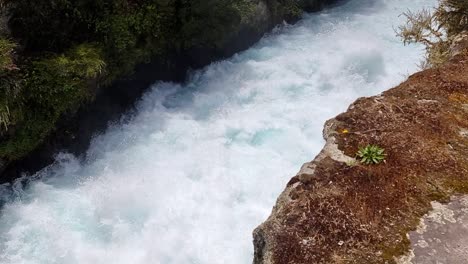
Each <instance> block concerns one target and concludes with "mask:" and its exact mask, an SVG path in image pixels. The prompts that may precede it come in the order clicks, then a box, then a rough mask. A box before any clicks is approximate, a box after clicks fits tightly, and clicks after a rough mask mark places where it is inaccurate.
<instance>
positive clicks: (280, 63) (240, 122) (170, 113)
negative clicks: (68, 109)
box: [0, 0, 435, 264]
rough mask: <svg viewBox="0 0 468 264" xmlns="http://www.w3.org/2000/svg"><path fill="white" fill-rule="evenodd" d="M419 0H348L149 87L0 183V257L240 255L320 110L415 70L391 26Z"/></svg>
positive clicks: (305, 153) (428, 1)
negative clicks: (25, 174) (101, 128)
mask: <svg viewBox="0 0 468 264" xmlns="http://www.w3.org/2000/svg"><path fill="white" fill-rule="evenodd" d="M368 2H372V3H368ZM433 4H435V0H415V1H410V2H409V1H403V0H382V1H364V0H361V1H359V0H355V1H350V2H348V3H347V4H345V5H343V6H340V7H337V8H335V9H332V10H329V11H326V12H322V13H320V14H315V15H306V17H305V19H304V20H303V21H301V22H300V23H298V24H297V25H295V26H285V27H283V28H281V29H278V30H277V31H276V32H275V33H273V34H271V35H270V36H268V37H266V38H264V39H263V40H262V41H261V42H260V43H259V44H257V45H256V46H255V47H253V48H251V49H249V50H247V51H245V52H242V53H240V54H238V55H236V56H234V57H233V58H231V59H229V60H225V61H222V62H218V63H214V64H212V65H210V66H208V67H206V68H205V69H203V70H200V71H196V72H195V73H194V74H193V75H192V77H191V79H190V81H188V82H187V84H185V85H177V84H172V83H159V84H156V85H154V87H153V88H152V89H151V91H150V92H148V93H147V94H145V96H144V97H143V99H142V100H141V102H140V103H139V104H138V107H137V110H136V111H135V113H136V114H135V115H134V116H133V117H132V118H130V121H126V122H123V123H121V124H117V125H114V126H113V127H111V128H110V129H109V130H108V131H107V132H106V133H105V134H104V135H101V136H99V137H97V138H96V139H95V140H94V142H93V144H92V147H91V148H90V150H89V151H88V156H89V159H88V160H87V161H86V162H80V161H79V160H77V159H76V158H75V157H73V156H71V155H67V154H61V155H59V157H58V162H57V164H56V165H54V166H52V167H50V168H47V169H46V170H44V171H42V172H41V173H40V174H39V175H38V177H39V176H41V177H42V180H38V181H35V182H34V183H32V184H31V185H30V186H29V187H28V188H27V189H26V190H24V191H23V190H22V188H21V186H18V188H16V190H17V191H18V192H17V193H16V194H8V193H6V192H5V194H4V197H9V198H11V201H10V202H9V203H7V204H6V206H5V207H4V208H3V211H2V216H1V218H0V263H5V264H13V263H15V264H19V263H28V264H29V263H31V264H39V263H47V264H51V263H66V264H74V263H80V264H81V263H90V264H91V263H92V264H101V263H102V264H107V263H115V264H119V263H122V264H124V263H125V264H128V263H162V264H173V263H181V264H185V263H197V264H217V263H226V264H229V263H232V264H239V263H250V262H251V259H252V253H253V248H252V243H251V232H252V230H253V229H254V228H255V227H256V226H257V225H258V224H260V223H261V222H262V221H263V220H265V219H266V217H267V216H268V215H269V213H270V210H271V208H272V206H273V205H274V202H275V199H276V197H277V196H278V195H279V193H280V192H281V190H282V189H283V188H284V186H285V184H286V183H287V181H288V180H289V178H290V177H291V176H292V175H294V174H295V173H296V171H297V170H298V169H299V167H300V165H301V164H302V163H303V162H306V161H308V160H310V159H312V158H313V156H314V155H316V154H317V152H318V151H319V150H320V149H321V147H322V145H323V140H322V137H321V130H322V126H323V123H324V121H325V120H327V119H328V118H331V117H333V116H334V115H336V114H338V113H339V112H341V111H344V110H345V109H346V107H347V106H348V105H349V104H350V103H351V102H352V101H353V100H355V99H356V98H357V97H359V96H366V95H371V94H376V93H379V92H380V91H382V90H384V89H388V88H390V87H391V86H393V85H396V84H398V82H400V81H402V80H403V79H404V77H405V76H406V75H407V74H409V73H412V72H414V71H416V70H417V68H416V62H417V61H418V60H419V59H420V57H421V48H420V47H416V46H411V47H404V46H402V45H401V43H400V42H399V40H398V39H397V38H396V37H395V36H394V35H395V33H394V32H393V29H392V26H395V25H398V24H399V23H400V22H399V21H401V18H398V15H399V14H400V13H401V12H403V11H405V10H406V9H407V8H412V9H416V8H421V7H423V6H424V5H433ZM0 191H1V190H0Z"/></svg>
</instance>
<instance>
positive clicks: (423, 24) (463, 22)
mask: <svg viewBox="0 0 468 264" xmlns="http://www.w3.org/2000/svg"><path fill="white" fill-rule="evenodd" d="M403 15H404V16H405V17H406V19H407V21H406V24H404V25H402V26H400V27H399V28H398V30H397V34H398V36H400V37H401V38H402V39H403V42H404V43H405V44H409V43H422V44H424V45H425V46H426V50H427V60H426V62H424V63H423V65H422V67H423V68H428V67H432V66H437V65H440V64H442V63H444V62H445V61H447V59H448V58H449V57H450V47H451V45H452V43H453V41H454V38H455V37H456V36H457V35H458V34H460V33H461V32H463V31H465V30H468V1H466V0H440V2H439V7H437V8H436V9H435V10H434V11H431V10H428V9H423V10H421V11H420V12H417V13H413V12H410V11H408V12H406V13H404V14H403Z"/></svg>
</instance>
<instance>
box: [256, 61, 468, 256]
mask: <svg viewBox="0 0 468 264" xmlns="http://www.w3.org/2000/svg"><path fill="white" fill-rule="evenodd" d="M323 134H324V138H325V140H326V146H325V148H324V149H323V150H322V152H321V153H320V154H319V155H318V156H317V157H316V158H315V159H314V160H313V161H312V162H310V163H306V164H304V166H303V167H302V169H301V170H300V172H299V173H298V174H297V175H296V176H295V177H293V178H292V179H291V180H290V182H289V183H288V185H287V187H286V190H285V191H284V192H283V193H282V194H281V196H280V197H279V198H278V201H277V204H276V205H275V207H274V208H273V211H272V214H271V216H270V217H269V218H268V220H267V221H266V222H265V223H263V224H262V225H260V226H259V227H258V228H257V229H256V230H255V231H254V245H255V256H254V264H288V263H291V264H292V263H295V264H299V263H303V264H305V263H396V262H397V261H401V258H400V256H401V255H404V254H406V253H407V252H408V251H409V249H410V247H411V241H410V236H408V233H409V232H410V231H411V230H415V229H416V228H417V226H418V224H419V223H420V219H421V217H423V215H425V214H426V213H428V212H429V211H430V210H431V202H433V201H438V202H447V201H449V200H450V197H452V196H453V195H455V194H461V193H468V56H466V55H458V56H456V57H454V58H453V59H452V60H451V61H450V62H448V63H447V64H445V65H444V66H442V67H439V68H436V69H429V70H426V71H422V72H420V73H417V74H414V75H412V76H411V77H410V78H409V79H408V80H407V81H406V82H404V83H402V84H401V85H399V86H398V87H396V88H393V89H391V90H389V91H387V92H384V93H383V94H381V95H378V96H374V97H369V98H361V99H358V100H357V101H356V102H355V103H353V104H352V105H351V106H350V107H349V109H348V110H347V111H346V112H345V113H343V114H340V115H339V116H337V117H335V118H333V119H331V120H329V121H328V122H327V123H326V125H325V129H324V133H323ZM367 144H375V145H379V146H380V147H382V148H384V149H385V150H386V153H387V156H386V161H385V162H384V163H381V164H379V165H371V166H365V165H362V164H359V163H358V162H357V161H356V159H355V155H356V154H355V153H356V152H357V150H358V149H359V147H363V146H366V145H367ZM433 204H434V203H433ZM413 236H414V234H413ZM413 244H415V243H413ZM464 246H465V247H466V246H467V245H464ZM417 252H422V253H420V254H424V251H422V250H419V251H417V250H415V253H417ZM415 259H416V260H417V259H421V258H418V256H416V258H415ZM426 263H427V262H426Z"/></svg>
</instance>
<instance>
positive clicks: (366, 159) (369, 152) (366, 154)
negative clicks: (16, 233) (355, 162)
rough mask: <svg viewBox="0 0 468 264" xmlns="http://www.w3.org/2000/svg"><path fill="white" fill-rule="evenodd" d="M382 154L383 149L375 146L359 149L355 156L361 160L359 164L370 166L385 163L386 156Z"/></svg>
mask: <svg viewBox="0 0 468 264" xmlns="http://www.w3.org/2000/svg"><path fill="white" fill-rule="evenodd" d="M384 152H385V149H383V148H381V147H379V146H377V145H367V146H366V147H364V148H360V149H359V151H358V152H357V153H356V156H357V157H358V158H359V159H361V163H363V164H366V165H372V164H379V163H381V162H382V161H385V156H386V154H385V153H384Z"/></svg>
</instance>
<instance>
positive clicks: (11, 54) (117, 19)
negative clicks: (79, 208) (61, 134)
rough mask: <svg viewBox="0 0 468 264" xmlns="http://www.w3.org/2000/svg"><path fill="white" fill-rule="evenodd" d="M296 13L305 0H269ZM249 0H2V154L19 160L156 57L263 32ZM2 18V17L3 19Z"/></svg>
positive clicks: (281, 11)
mask: <svg viewBox="0 0 468 264" xmlns="http://www.w3.org/2000/svg"><path fill="white" fill-rule="evenodd" d="M265 3H266V5H267V6H266V8H268V12H269V13H270V14H271V15H272V17H275V18H279V19H295V18H297V17H299V16H300V15H301V12H302V11H301V10H302V9H301V8H302V7H303V6H300V5H305V4H304V3H301V4H299V2H297V1H295V0H265ZM256 9H257V3H256V1H252V0H147V1H142V0H58V1H50V0H36V1H34V4H31V1H30V0H5V1H2V2H1V3H0V15H3V16H4V17H5V15H6V16H8V17H9V21H8V29H7V28H6V27H5V25H4V24H0V78H1V82H0V159H2V160H6V161H7V162H8V161H12V160H16V159H19V158H21V157H23V156H25V155H26V154H28V153H29V152H30V151H32V150H33V149H34V148H35V147H37V146H38V145H39V144H40V143H41V142H42V141H43V140H44V138H45V137H46V136H47V135H49V134H50V132H51V131H53V130H54V128H55V124H56V122H57V121H58V120H59V118H60V117H61V116H63V115H64V114H67V113H73V112H74V111H75V110H76V109H78V107H79V106H80V105H82V104H83V103H85V102H87V101H89V100H90V99H92V96H93V95H94V90H95V89H96V88H97V87H98V86H104V85H109V84H111V83H112V82H113V81H114V80H116V79H117V78H120V77H123V76H125V75H128V74H131V73H132V71H133V70H134V68H135V66H136V65H138V64H141V63H145V62H148V61H150V60H151V59H152V58H154V57H157V58H158V59H159V60H160V61H163V62H165V63H166V64H168V65H169V64H171V63H172V62H171V61H168V58H169V56H168V55H174V54H175V55H177V54H179V55H183V54H185V52H187V51H190V50H192V49H194V48H198V47H202V48H211V49H220V48H222V47H223V46H225V45H226V43H228V41H229V40H230V39H232V38H233V37H234V36H235V35H236V34H237V33H238V32H239V30H240V29H241V28H242V27H244V28H245V27H247V28H249V29H252V30H256V31H258V32H261V31H262V30H264V29H265V27H267V25H265V24H264V23H259V20H258V17H256V14H257V13H256ZM0 22H1V21H0Z"/></svg>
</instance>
